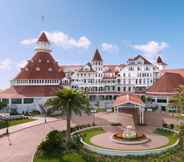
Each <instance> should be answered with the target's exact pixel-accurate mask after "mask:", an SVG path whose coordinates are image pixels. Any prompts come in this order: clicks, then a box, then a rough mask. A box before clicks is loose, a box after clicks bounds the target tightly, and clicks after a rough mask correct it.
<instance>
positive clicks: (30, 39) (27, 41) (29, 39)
mask: <svg viewBox="0 0 184 162" xmlns="http://www.w3.org/2000/svg"><path fill="white" fill-rule="evenodd" d="M36 40H37V39H35V38H28V39H24V40H22V41H21V42H20V43H21V44H24V45H31V44H34V43H36Z"/></svg>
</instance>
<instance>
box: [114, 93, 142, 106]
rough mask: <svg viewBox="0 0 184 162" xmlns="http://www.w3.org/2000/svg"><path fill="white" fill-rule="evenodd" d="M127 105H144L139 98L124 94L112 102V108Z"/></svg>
mask: <svg viewBox="0 0 184 162" xmlns="http://www.w3.org/2000/svg"><path fill="white" fill-rule="evenodd" d="M129 103H131V104H134V105H144V103H143V101H142V100H141V98H140V97H139V96H137V95H133V94H125V95H121V96H119V97H117V98H116V100H115V101H114V102H113V106H120V105H125V104H129Z"/></svg>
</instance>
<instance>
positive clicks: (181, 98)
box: [169, 85, 184, 113]
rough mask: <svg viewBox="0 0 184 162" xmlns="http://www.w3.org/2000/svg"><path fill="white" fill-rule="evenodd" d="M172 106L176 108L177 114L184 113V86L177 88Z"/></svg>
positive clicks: (172, 99) (171, 102)
mask: <svg viewBox="0 0 184 162" xmlns="http://www.w3.org/2000/svg"><path fill="white" fill-rule="evenodd" d="M169 102H170V106H173V107H175V108H176V112H178V113H183V111H184V85H180V86H179V87H178V88H177V93H176V95H175V96H173V97H172V98H171V99H170V101H169Z"/></svg>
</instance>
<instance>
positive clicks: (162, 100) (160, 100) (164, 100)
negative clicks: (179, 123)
mask: <svg viewBox="0 0 184 162" xmlns="http://www.w3.org/2000/svg"><path fill="white" fill-rule="evenodd" d="M157 102H158V103H167V100H166V99H157Z"/></svg>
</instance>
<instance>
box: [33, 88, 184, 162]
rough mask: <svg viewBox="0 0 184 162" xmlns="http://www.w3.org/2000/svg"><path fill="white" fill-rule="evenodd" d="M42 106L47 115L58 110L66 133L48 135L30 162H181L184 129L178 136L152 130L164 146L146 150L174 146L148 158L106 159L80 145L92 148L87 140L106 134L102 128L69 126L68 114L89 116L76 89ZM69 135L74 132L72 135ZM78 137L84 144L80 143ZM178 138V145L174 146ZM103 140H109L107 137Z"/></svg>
mask: <svg viewBox="0 0 184 162" xmlns="http://www.w3.org/2000/svg"><path fill="white" fill-rule="evenodd" d="M46 106H47V107H48V109H50V112H52V111H55V110H57V111H58V110H59V111H61V114H62V115H65V117H66V121H67V129H66V131H57V130H55V131H52V132H50V133H49V134H48V135H47V137H46V139H45V140H44V141H43V142H42V143H41V144H40V145H39V147H38V150H37V152H36V154H35V157H34V162H181V161H182V160H184V154H183V151H184V126H180V129H179V135H178V134H177V133H174V132H172V131H170V130H169V129H163V128H162V129H156V130H155V132H154V134H157V137H164V138H166V139H167V143H166V144H165V145H163V146H161V147H156V148H153V150H149V151H154V149H155V150H157V151H158V150H159V149H164V148H165V147H167V146H173V144H174V147H172V148H169V149H167V150H164V151H163V152H157V153H153V152H151V153H149V155H148V154H142V155H141V156H140V154H139V155H138V154H131V155H128V156H127V155H126V156H124V157H120V156H112V155H111V156H110V155H107V154H106V155H102V154H99V153H95V151H94V150H93V151H89V149H87V147H84V146H85V143H87V144H88V145H93V146H96V145H94V144H93V142H92V140H91V139H92V138H93V137H95V136H100V135H102V134H104V133H105V132H106V131H105V130H104V129H103V128H100V127H93V128H92V129H89V128H87V129H86V127H91V126H93V125H83V126H82V125H81V126H77V127H75V128H71V126H70V124H71V123H70V122H71V115H72V113H74V114H79V115H80V114H81V113H82V112H86V113H89V110H90V109H89V102H88V99H87V97H86V96H85V95H84V94H83V93H81V92H79V91H78V90H72V89H69V88H64V89H63V90H61V91H58V92H57V93H56V97H55V98H52V99H49V100H48V101H47V102H46ZM83 128H85V129H83ZM76 131H77V132H76ZM72 132H75V133H73V134H72ZM81 137H82V139H83V141H84V142H85V143H82V142H81ZM108 137H109V136H108ZM178 139H179V143H177V141H178ZM105 140H110V138H108V139H105ZM100 142H101V141H100ZM83 144H84V145H83ZM175 144H176V145H175ZM146 146H147V145H145V148H144V149H145V150H146V149H147V148H146ZM133 147H134V146H133ZM125 148H126V147H125ZM101 149H103V148H101ZM144 149H143V151H144ZM106 150H107V149H106ZM113 151H119V150H113ZM121 151H122V150H121ZM123 151H124V150H123Z"/></svg>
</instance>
